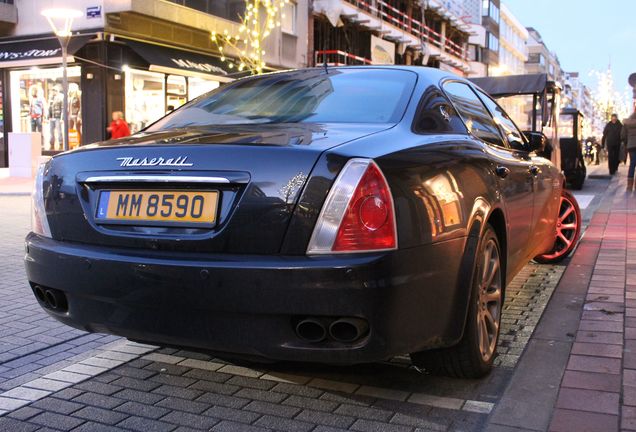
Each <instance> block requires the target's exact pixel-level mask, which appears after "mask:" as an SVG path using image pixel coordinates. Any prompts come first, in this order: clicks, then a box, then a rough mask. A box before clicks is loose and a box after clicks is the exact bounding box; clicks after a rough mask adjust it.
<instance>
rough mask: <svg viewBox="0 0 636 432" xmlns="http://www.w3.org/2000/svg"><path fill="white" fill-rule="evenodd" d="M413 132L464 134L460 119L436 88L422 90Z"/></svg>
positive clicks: (464, 130) (464, 129)
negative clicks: (422, 93)
mask: <svg viewBox="0 0 636 432" xmlns="http://www.w3.org/2000/svg"><path fill="white" fill-rule="evenodd" d="M413 132H415V133H418V134H427V133H429V134H434V133H460V134H465V133H466V127H465V126H464V123H463V122H462V119H461V118H460V117H459V115H458V114H457V111H455V108H453V106H452V105H451V104H450V102H449V101H448V99H447V98H446V96H444V94H443V93H442V92H441V91H440V90H439V88H437V87H436V86H430V87H428V88H427V89H426V90H424V95H423V96H422V99H421V100H420V103H419V105H418V107H417V113H416V114H415V120H414V122H413Z"/></svg>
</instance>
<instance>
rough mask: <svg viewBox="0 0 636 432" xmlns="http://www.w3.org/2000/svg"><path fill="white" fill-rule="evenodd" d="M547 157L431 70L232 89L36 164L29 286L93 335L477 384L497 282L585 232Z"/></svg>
mask: <svg viewBox="0 0 636 432" xmlns="http://www.w3.org/2000/svg"><path fill="white" fill-rule="evenodd" d="M541 143H542V141H541V140H538V139H536V136H534V135H531V136H530V139H527V138H526V137H525V136H524V135H523V134H522V133H521V132H520V131H519V130H518V129H517V127H516V126H515V125H514V123H513V122H512V121H511V120H510V119H509V117H508V116H507V115H506V114H505V113H504V112H503V110H501V109H500V108H499V107H498V105H497V104H496V103H495V102H493V100H492V99H491V98H490V97H488V96H487V95H486V94H485V93H483V92H482V91H481V90H480V89H479V88H477V87H476V86H474V85H473V84H471V83H470V82H468V81H466V80H463V79H460V78H458V77H456V76H454V75H451V74H447V73H445V72H442V71H439V70H436V69H428V68H417V67H350V68H316V69H306V70H298V71H291V72H281V73H273V74H268V75H264V76H259V77H250V78H246V79H241V80H238V81H236V82H234V83H232V84H229V85H227V86H225V87H222V88H220V89H217V90H215V91H213V92H211V93H209V94H207V95H204V96H202V97H200V98H198V99H196V100H194V101H192V102H190V103H188V104H186V105H184V106H183V107H181V108H180V109H178V110H176V111H174V112H172V113H171V114H169V115H167V116H166V117H164V118H163V119H161V120H159V121H158V122H156V123H155V124H153V125H151V126H150V127H148V128H147V129H145V130H144V131H142V132H141V133H138V134H136V135H134V136H132V137H129V138H124V139H120V140H116V141H107V142H103V143H99V144H94V145H89V146H85V147H83V148H80V149H77V150H75V151H71V152H68V153H64V154H60V155H58V156H55V157H53V158H52V159H51V160H50V161H48V162H47V163H46V165H43V166H42V167H41V169H40V172H39V175H38V178H37V181H36V188H35V192H34V225H33V227H34V228H33V232H32V233H30V234H29V235H28V237H27V239H26V248H27V254H26V270H27V275H28V279H29V282H30V284H31V287H32V289H33V291H34V294H35V296H36V297H37V299H38V301H39V302H40V304H41V305H42V307H44V308H45V309H46V310H47V311H48V312H49V313H50V314H51V315H52V316H53V317H55V318H56V319H58V320H60V321H62V322H64V323H66V324H68V325H70V326H73V327H76V328H80V329H84V330H86V331H91V332H104V333H112V334H116V335H121V336H125V337H127V338H129V339H132V340H136V341H142V342H149V343H153V344H160V345H164V346H178V347H188V348H190V349H198V350H205V351H209V352H214V353H216V354H217V355H220V356H223V355H226V356H242V357H249V358H266V359H274V360H295V361H307V362H322V363H333V364H352V363H359V362H372V361H378V360H384V359H387V358H390V357H392V356H395V355H398V354H404V353H410V354H411V357H412V359H413V361H414V363H415V364H416V365H419V366H421V367H425V368H427V369H428V370H429V371H431V372H435V373H447V374H451V375H455V376H465V377H477V376H481V375H483V374H485V373H487V372H488V371H489V370H490V367H491V365H492V362H493V358H494V356H495V352H496V344H497V338H498V335H499V323H500V319H501V310H502V302H503V300H504V294H505V287H506V284H507V283H508V282H509V281H510V280H511V279H512V278H513V276H515V274H516V273H517V272H518V271H519V270H520V269H521V268H522V267H523V266H524V265H525V264H526V263H527V262H528V261H529V260H531V259H532V258H533V257H536V256H538V255H541V254H546V253H553V252H554V249H555V247H556V246H555V245H556V244H557V243H558V242H557V243H555V238H556V232H557V231H556V230H557V224H560V225H563V226H568V227H569V228H563V229H562V230H561V231H559V233H560V235H562V236H566V237H568V238H569V240H571V241H572V243H574V242H575V241H576V238H577V236H578V224H579V220H580V215H579V214H578V212H575V211H568V210H567V208H563V207H562V204H561V203H562V201H563V200H562V198H561V197H562V190H563V176H562V174H561V173H560V172H559V171H558V170H557V169H556V168H555V167H554V166H553V165H552V163H551V162H549V161H548V160H546V159H544V158H541V157H537V156H536V155H535V154H534V153H533V152H534V151H537V150H540V147H541V145H542V144H541ZM566 213H567V214H566Z"/></svg>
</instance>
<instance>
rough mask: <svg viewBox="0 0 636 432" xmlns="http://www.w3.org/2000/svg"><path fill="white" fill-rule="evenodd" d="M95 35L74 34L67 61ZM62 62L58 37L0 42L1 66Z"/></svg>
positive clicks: (71, 59)
mask: <svg viewBox="0 0 636 432" xmlns="http://www.w3.org/2000/svg"><path fill="white" fill-rule="evenodd" d="M93 37H94V35H79V36H73V37H72V38H71V40H70V41H69V44H68V56H67V61H74V59H73V58H72V57H71V56H72V55H73V54H75V53H76V52H77V51H78V50H79V49H80V48H81V47H83V46H84V45H85V44H86V42H88V41H89V40H90V39H92V38H93ZM56 63H62V48H61V47H60V42H59V41H58V40H57V38H44V39H31V40H26V41H19V40H17V41H16V40H12V41H5V42H0V68H6V67H20V66H37V65H44V64H56Z"/></svg>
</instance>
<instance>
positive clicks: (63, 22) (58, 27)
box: [41, 8, 83, 151]
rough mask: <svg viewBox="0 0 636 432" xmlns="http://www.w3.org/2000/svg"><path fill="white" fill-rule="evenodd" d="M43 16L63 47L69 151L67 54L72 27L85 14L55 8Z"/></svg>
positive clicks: (64, 119) (64, 120)
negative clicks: (74, 21) (75, 20)
mask: <svg viewBox="0 0 636 432" xmlns="http://www.w3.org/2000/svg"><path fill="white" fill-rule="evenodd" d="M41 13H42V16H43V17H45V18H46V20H47V21H48V22H49V24H50V26H51V28H52V29H53V33H55V36H57V39H58V40H59V41H60V46H61V47H62V92H63V95H62V96H63V101H64V105H63V108H62V125H63V126H62V127H63V129H64V130H63V131H62V132H63V137H64V143H63V149H64V150H65V151H66V150H68V72H67V68H66V53H67V50H68V43H69V41H70V40H71V36H72V35H71V26H72V25H73V20H74V19H75V18H79V17H81V16H82V15H83V14H82V12H81V11H78V10H76V9H66V8H54V9H44V10H43V11H42V12H41Z"/></svg>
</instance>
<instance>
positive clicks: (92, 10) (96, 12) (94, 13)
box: [86, 6, 102, 18]
mask: <svg viewBox="0 0 636 432" xmlns="http://www.w3.org/2000/svg"><path fill="white" fill-rule="evenodd" d="M101 17H102V7H101V6H89V7H87V8H86V18H101Z"/></svg>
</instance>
